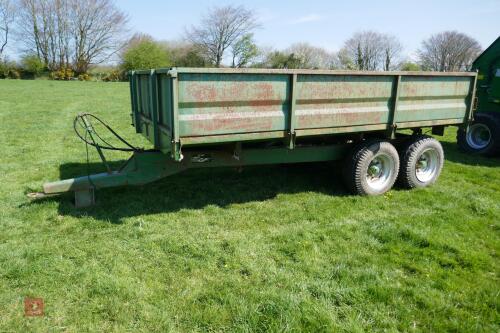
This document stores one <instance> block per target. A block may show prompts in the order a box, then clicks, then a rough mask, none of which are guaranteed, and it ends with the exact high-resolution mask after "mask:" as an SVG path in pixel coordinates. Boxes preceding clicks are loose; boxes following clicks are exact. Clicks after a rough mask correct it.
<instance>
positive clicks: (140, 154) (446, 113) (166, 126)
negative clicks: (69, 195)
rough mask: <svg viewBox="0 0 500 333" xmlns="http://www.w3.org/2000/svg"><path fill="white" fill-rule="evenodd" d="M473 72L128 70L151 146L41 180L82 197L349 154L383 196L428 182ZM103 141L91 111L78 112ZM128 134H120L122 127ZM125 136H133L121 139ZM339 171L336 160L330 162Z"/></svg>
mask: <svg viewBox="0 0 500 333" xmlns="http://www.w3.org/2000/svg"><path fill="white" fill-rule="evenodd" d="M476 78H477V74H476V73H469V72H461V73H451V72H450V73H437V72H359V71H326V70H274V69H226V68H165V69H156V70H147V71H143V70H139V71H132V72H130V73H129V80H130V95H131V108H132V113H131V120H132V125H133V126H134V127H135V131H136V132H137V133H140V134H142V135H144V136H145V137H146V138H147V139H148V140H149V141H150V142H151V144H152V148H151V149H149V150H142V149H137V148H134V147H131V148H130V149H131V151H132V156H131V157H130V159H129V160H128V161H127V162H126V163H125V164H124V165H123V166H122V167H121V168H119V169H118V170H116V171H113V170H111V169H109V168H108V171H107V172H104V173H101V174H95V175H87V176H83V177H80V178H75V179H67V180H62V181H57V182H52V183H47V184H44V185H43V193H42V194H41V195H51V194H58V193H63V192H68V191H72V192H74V193H75V204H76V206H79V207H82V206H88V205H91V204H93V203H94V192H95V190H97V189H101V188H106V187H113V186H124V185H142V184H146V183H149V182H153V181H156V180H158V179H161V178H164V177H167V176H170V175H173V174H176V173H179V172H181V171H183V170H186V169H189V168H203V167H228V166H229V167H233V166H234V167H242V166H247V165H265V164H276V163H303V162H325V161H335V160H343V161H344V163H343V165H344V167H343V171H342V172H343V179H344V181H345V183H346V185H347V188H348V189H349V190H350V192H352V193H355V194H360V195H378V194H382V193H385V192H386V191H388V190H390V189H391V188H392V186H393V185H394V183H395V182H396V180H398V182H399V183H400V184H401V186H403V187H406V188H415V187H417V188H418V187H426V186H429V185H431V184H433V183H434V182H435V181H436V180H437V178H438V177H439V174H440V172H441V169H442V166H443V161H444V154H443V149H442V147H441V145H440V143H439V142H438V141H437V140H435V139H434V138H432V137H430V136H426V135H423V134H422V133H423V131H422V130H423V128H430V129H431V130H432V133H434V134H438V135H439V134H442V133H443V130H444V127H445V126H466V125H467V124H468V122H469V121H470V119H471V117H472V105H473V100H474V94H475V85H476ZM78 119H79V121H80V122H81V123H82V124H83V125H82V127H83V128H85V130H86V135H85V138H84V140H85V141H86V142H87V143H89V144H91V145H94V146H95V147H96V148H97V149H98V152H99V155H100V156H101V158H102V159H103V162H106V159H105V157H104V154H103V152H102V150H103V149H104V148H106V147H105V146H103V145H99V144H96V140H98V138H97V137H96V136H97V135H96V133H94V128H93V126H92V121H94V120H95V119H94V118H92V117H91V116H90V115H81V116H79V118H78ZM120 139H121V137H120ZM123 142H126V141H125V140H123ZM332 171H333V170H332Z"/></svg>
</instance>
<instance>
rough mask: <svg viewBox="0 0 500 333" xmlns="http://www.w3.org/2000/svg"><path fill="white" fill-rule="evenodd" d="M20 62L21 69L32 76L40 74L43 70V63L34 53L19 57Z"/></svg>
mask: <svg viewBox="0 0 500 333" xmlns="http://www.w3.org/2000/svg"><path fill="white" fill-rule="evenodd" d="M21 64H22V67H23V70H24V71H25V72H27V73H30V74H32V75H33V76H34V77H36V76H38V75H40V74H42V73H43V71H44V70H45V65H44V64H43V62H42V61H41V60H40V58H38V56H37V55H36V54H28V55H25V56H24V57H23V58H22V59H21Z"/></svg>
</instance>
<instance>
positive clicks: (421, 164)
mask: <svg viewBox="0 0 500 333" xmlns="http://www.w3.org/2000/svg"><path fill="white" fill-rule="evenodd" d="M400 159H401V166H400V169H399V176H398V183H399V184H400V185H401V186H403V187H405V188H421V187H426V186H429V185H432V184H434V183H435V182H436V180H437V179H438V177H439V175H440V174H441V170H442V169H443V163H444V152H443V147H442V146H441V143H439V141H437V140H436V139H434V138H432V137H430V136H427V135H419V136H417V137H415V138H413V139H412V140H410V141H408V142H407V144H406V145H405V146H404V147H402V148H401V150H400Z"/></svg>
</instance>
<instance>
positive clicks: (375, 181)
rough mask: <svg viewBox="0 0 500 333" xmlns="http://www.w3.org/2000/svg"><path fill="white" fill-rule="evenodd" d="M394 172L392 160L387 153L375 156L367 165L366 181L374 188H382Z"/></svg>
mask: <svg viewBox="0 0 500 333" xmlns="http://www.w3.org/2000/svg"><path fill="white" fill-rule="evenodd" d="M393 172H394V161H393V160H392V158H391V157H390V156H388V155H385V154H384V155H378V156H376V157H375V158H374V159H373V160H372V161H371V162H370V165H369V166H368V170H367V172H366V182H367V183H368V185H369V186H370V187H372V188H373V189H376V190H380V189H383V188H384V187H385V186H386V184H387V182H389V181H390V179H391V175H392V173H393Z"/></svg>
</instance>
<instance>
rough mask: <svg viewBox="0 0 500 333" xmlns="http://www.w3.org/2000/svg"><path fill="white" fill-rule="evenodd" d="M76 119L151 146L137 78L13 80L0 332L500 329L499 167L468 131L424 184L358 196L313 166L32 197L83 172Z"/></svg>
mask: <svg viewBox="0 0 500 333" xmlns="http://www.w3.org/2000/svg"><path fill="white" fill-rule="evenodd" d="M78 112H92V113H95V114H97V115H99V116H102V117H103V118H104V119H106V120H107V121H108V122H109V123H110V124H112V125H113V126H114V127H115V128H116V129H118V130H119V132H120V133H122V134H123V135H124V136H125V137H126V138H128V139H130V140H131V141H132V142H134V144H137V145H144V144H146V142H145V141H143V139H142V138H141V137H140V136H138V135H136V134H135V133H134V131H133V128H132V127H131V126H130V124H129V123H130V118H129V115H128V114H129V96H128V86H127V84H124V83H94V82H51V81H0V125H1V126H0V144H1V147H2V151H1V155H0V156H1V163H0V184H1V186H0V331H2V332H3V331H7V332H9V331H26V330H28V331H69V332H79V331H116V332H124V331H314V332H316V331H338V332H362V331H421V332H429V331H434V332H444V331H451V332H497V331H498V330H499V326H500V325H499V324H500V323H499V314H498V305H499V300H498V291H499V276H498V274H499V269H498V268H499V266H498V264H499V260H498V251H499V244H500V243H499V217H500V161H499V160H498V159H485V158H481V157H474V156H467V155H464V154H462V153H460V152H458V151H457V149H456V147H455V143H454V129H449V130H447V131H446V135H445V137H444V138H441V140H442V142H443V144H444V147H445V153H446V157H447V160H446V163H445V167H444V171H443V174H442V176H441V178H440V180H439V182H438V183H437V184H436V185H435V186H433V187H431V188H428V189H423V190H414V191H406V190H399V189H395V190H393V191H391V192H389V193H388V194H386V195H384V196H380V197H370V198H365V197H357V196H351V195H348V194H347V193H346V192H345V191H344V189H343V187H342V185H341V182H340V180H339V179H338V178H339V177H338V172H336V168H337V166H336V165H335V164H333V165H332V164H304V165H292V166H267V167H252V168H246V169H244V170H243V172H242V173H238V172H236V171H235V170H233V169H212V170H208V169H206V170H190V171H187V172H185V173H182V174H179V175H176V176H173V177H171V178H167V179H164V180H162V181H159V182H157V183H154V184H151V185H148V186H144V187H137V188H132V187H130V188H120V189H108V190H102V191H100V192H98V205H97V206H96V207H94V208H92V209H88V210H76V209H74V208H73V207H72V205H71V203H70V197H69V196H61V197H55V198H51V199H49V200H44V201H40V202H30V201H29V200H28V199H27V198H26V193H28V192H31V191H35V190H39V189H40V187H41V184H42V183H43V182H45V181H49V180H56V179H59V178H67V177H73V176H78V175H84V174H86V172H87V166H86V163H85V161H86V159H85V149H84V146H83V144H82V143H81V142H79V141H78V139H76V137H75V136H74V135H73V132H72V120H73V117H74V116H75V114H76V113H78ZM111 157H112V158H113V159H116V160H118V159H124V158H126V155H123V154H113V155H112V156H111ZM93 162H97V157H96V155H95V154H93ZM99 168H100V166H98V164H93V165H91V169H92V170H93V171H95V170H97V169H99ZM26 296H32V297H43V299H44V301H45V304H46V305H45V316H44V317H34V318H27V317H24V309H23V300H24V298H25V297H26Z"/></svg>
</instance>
